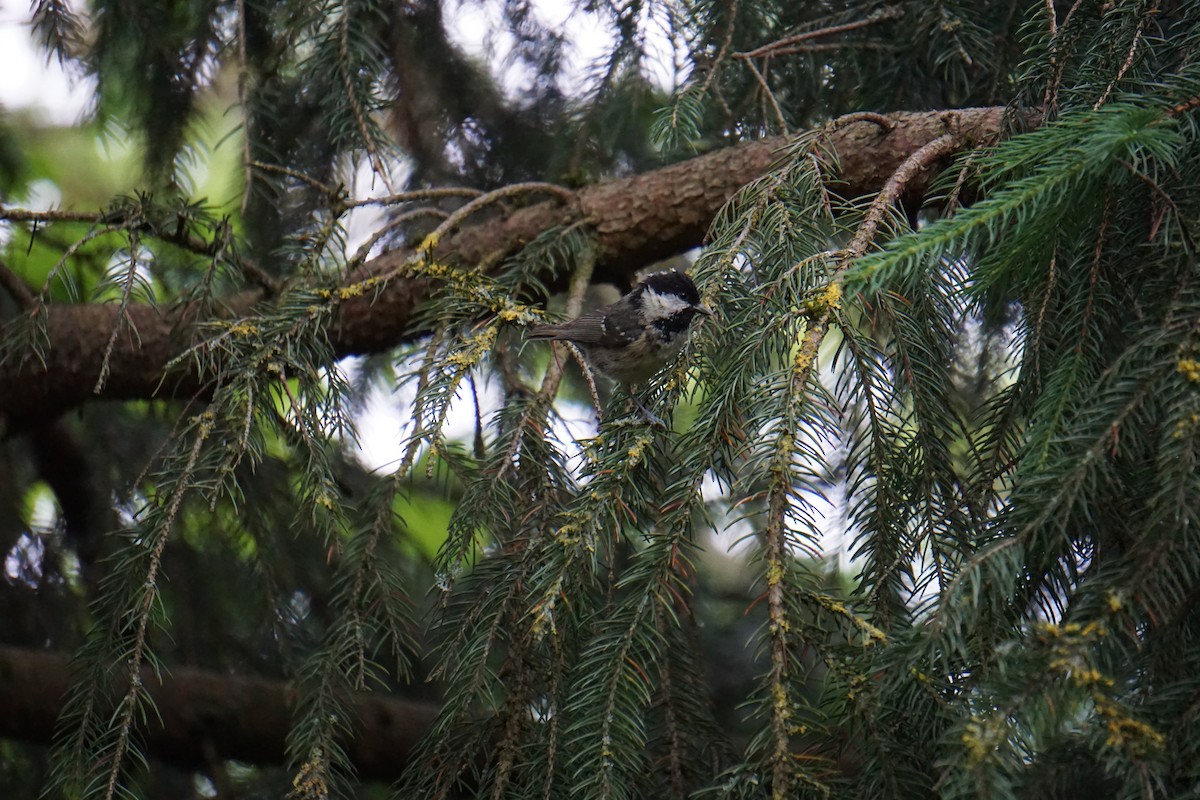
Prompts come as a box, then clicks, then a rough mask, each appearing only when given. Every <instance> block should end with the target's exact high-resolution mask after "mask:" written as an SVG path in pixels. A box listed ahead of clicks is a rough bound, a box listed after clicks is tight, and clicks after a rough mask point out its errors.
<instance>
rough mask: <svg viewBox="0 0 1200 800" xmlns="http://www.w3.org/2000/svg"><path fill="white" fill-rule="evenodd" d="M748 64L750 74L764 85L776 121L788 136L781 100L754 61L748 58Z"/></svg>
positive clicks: (781, 130)
mask: <svg viewBox="0 0 1200 800" xmlns="http://www.w3.org/2000/svg"><path fill="white" fill-rule="evenodd" d="M746 66H747V67H748V68H749V69H750V74H751V75H753V76H754V80H756V81H758V85H759V86H761V87H762V90H763V94H764V95H765V97H766V100H767V102H769V103H770V104H771V108H772V110H774V112H775V121H776V122H778V123H779V132H780V133H782V134H783V135H784V136H786V135H787V134H788V124H787V120H785V119H784V118H783V109H782V108H780V107H779V101H778V100H776V99H775V93H774V92H772V91H771V87H770V86H769V85H768V84H767V79H766V77H765V76H764V75H763V74H762V72H761V71H760V70H759V69H758V67H756V66H755V65H754V62H753V61H750V60H747V61H746Z"/></svg>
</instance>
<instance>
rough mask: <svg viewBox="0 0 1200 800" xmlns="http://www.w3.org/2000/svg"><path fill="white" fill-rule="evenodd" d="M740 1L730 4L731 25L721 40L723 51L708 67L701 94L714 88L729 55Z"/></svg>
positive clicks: (720, 50)
mask: <svg viewBox="0 0 1200 800" xmlns="http://www.w3.org/2000/svg"><path fill="white" fill-rule="evenodd" d="M737 12H738V0H732V2H730V3H729V7H728V13H729V23H728V24H727V25H726V26H725V37H724V39H722V40H721V49H719V50H718V51H717V57H716V58H714V59H713V62H712V64H710V65H709V67H708V74H707V75H705V76H704V83H703V84H701V86H700V93H701V94H704V93H705V92H707V91H708V87H710V86H712V82H713V80H714V79H716V77H717V70H718V68H720V66H721V63H722V62H723V61H724V60H725V58H726V56H727V55H728V54H729V46H730V45H731V44H732V43H733V30H734V23H735V22H736V21H737Z"/></svg>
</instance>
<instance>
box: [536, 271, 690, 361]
mask: <svg viewBox="0 0 1200 800" xmlns="http://www.w3.org/2000/svg"><path fill="white" fill-rule="evenodd" d="M700 314H704V315H706V316H712V312H711V311H709V310H708V308H706V307H705V306H704V305H702V304H701V303H700V293H699V292H698V291H696V284H694V283H692V279H691V278H689V277H688V276H687V275H684V274H683V273H682V272H677V271H675V270H671V271H669V272H656V273H654V274H653V275H648V276H646V278H645V279H644V280H642V281H641V282H640V283H639V284H638V285H637V286H635V287H633V290H632V291H631V292H629V294H627V295H625V296H624V297H622V298H621V299H620V300H618V301H617V302H615V303H613V304H612V305H607V306H604V307H602V308H597V309H595V310H593V311H589V312H587V313H585V314H581V315H580V316H578V317H576V318H575V319H573V320H570V321H568V322H564V323H562V324H559V325H537V326H535V327H534V328H533V329H532V330H530V331H529V333H528V334H527V338H530V339H553V340H558V341H567V342H572V343H573V344H575V345H577V346H578V347H579V349H580V350H582V351H583V354H584V356H586V357H587V360H588V363H589V364H591V365H592V367H593V368H594V369H595V370H597V371H598V372H600V373H603V374H604V375H607V376H608V377H610V378H612V379H613V380H615V381H618V382H619V383H623V384H627V385H628V384H636V383H641V382H642V381H645V380H647V379H648V378H650V377H651V376H652V375H654V373H656V372H658V371H659V370H660V369H662V368H663V367H664V366H665V365H666V364H667V362H668V361H670V360H671V359H672V358H674V357H675V356H676V355H677V354H678V353H679V351H680V350H682V349H683V345H684V342H686V341H687V335H688V328H690V327H691V324H692V321H693V320H695V318H696V316H697V315H700Z"/></svg>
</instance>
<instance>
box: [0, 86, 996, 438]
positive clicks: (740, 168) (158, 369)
mask: <svg viewBox="0 0 1200 800" xmlns="http://www.w3.org/2000/svg"><path fill="white" fill-rule="evenodd" d="M1003 116H1004V110H1003V109H999V108H983V109H967V110H963V111H956V112H941V113H938V112H931V113H925V114H907V115H904V114H902V115H896V116H895V117H894V120H895V123H896V124H895V126H894V127H893V128H892V129H891V130H881V129H880V128H879V127H878V126H874V125H872V126H871V128H872V129H873V130H867V129H864V128H863V126H861V125H855V124H850V125H846V126H844V127H841V128H838V129H837V130H835V131H833V132H832V133H831V134H830V135H829V140H828V146H829V147H830V148H831V149H832V150H834V151H836V152H837V153H838V156H839V165H840V168H839V178H840V179H841V180H842V181H843V191H844V192H845V193H847V194H849V195H855V194H863V193H865V192H866V191H867V190H868V189H869V188H871V187H875V188H878V187H879V186H882V185H883V183H884V181H886V180H887V179H888V178H889V177H890V176H891V174H892V173H893V172H894V171H895V167H896V166H897V165H899V164H900V163H902V162H903V161H904V160H905V159H906V158H907V157H908V156H909V155H911V154H912V153H913V152H915V151H916V150H917V149H919V148H920V147H921V146H922V145H923V144H926V143H927V142H929V141H931V140H933V139H936V138H937V137H938V136H941V135H943V134H944V133H945V125H946V124H947V121H950V124H952V125H953V128H954V130H956V131H957V132H958V133H959V135H960V136H961V140H962V142H963V144H964V146H974V145H977V144H981V143H983V142H985V141H988V140H989V139H990V138H991V137H993V136H995V135H996V134H997V133H998V132H999V130H1000V128H1001V123H1002V119H1003ZM782 144H783V142H782V141H781V140H778V139H776V140H768V141H763V142H755V143H750V144H746V145H741V146H739V147H735V148H730V149H728V150H721V151H717V152H714V153H710V154H707V155H704V156H699V157H697V158H696V159H692V160H689V161H686V162H683V163H681V164H678V165H673V166H670V167H665V168H663V169H661V170H657V171H654V172H650V173H646V174H644V175H639V176H634V177H632V178H624V179H618V180H614V181H610V182H607V183H601V184H597V185H595V186H592V187H588V188H585V189H582V190H579V191H578V192H577V193H576V199H575V202H573V203H571V204H569V205H568V206H567V207H566V208H564V207H563V206H562V205H561V204H560V203H559V202H558V201H553V202H550V203H539V204H536V205H533V206H529V207H526V208H521V209H518V210H516V211H514V212H512V213H510V214H507V215H505V216H503V217H501V218H498V219H489V220H484V221H480V222H478V223H476V224H474V225H468V226H466V227H464V228H463V229H462V230H461V231H459V232H458V233H457V234H454V235H450V236H448V237H446V238H445V239H443V240H441V241H439V242H438V246H437V248H436V250H435V251H434V256H435V258H436V259H437V260H439V261H450V260H455V261H459V262H461V263H467V264H473V263H481V262H483V261H486V260H488V259H489V258H494V257H495V255H496V254H498V253H507V252H513V251H515V250H518V249H519V248H520V247H521V246H522V244H524V243H526V242H529V241H533V240H534V239H536V237H537V235H538V234H539V233H541V232H543V231H545V230H548V229H551V228H553V227H555V226H561V225H563V224H564V223H566V224H569V223H570V221H571V220H572V219H575V212H572V211H571V210H570V209H571V208H577V209H579V211H578V212H577V213H580V214H582V217H583V218H584V219H586V220H588V223H589V225H590V226H591V228H592V229H593V230H594V231H595V232H596V236H597V255H596V277H597V278H598V279H604V280H614V279H616V280H622V279H624V278H626V277H627V276H628V275H630V274H632V272H633V271H634V270H635V269H636V268H638V267H640V266H642V265H644V264H646V263H649V262H652V261H654V260H656V259H659V258H662V257H664V256H666V255H669V254H672V253H674V252H678V251H680V250H681V249H686V248H687V247H690V246H694V245H695V244H697V243H699V241H700V239H701V237H702V236H703V233H704V231H705V230H706V229H707V226H708V224H709V223H710V221H711V220H712V218H713V215H714V214H715V213H716V212H717V210H718V209H719V208H720V206H721V205H722V204H723V203H724V202H725V200H726V199H727V198H728V197H729V196H730V195H731V194H732V193H733V192H734V191H735V190H736V189H737V188H739V187H740V186H742V185H743V184H745V183H746V182H747V181H749V180H751V179H752V178H754V177H756V176H757V175H760V174H762V173H763V172H765V171H766V170H767V168H768V167H769V166H770V165H771V164H772V163H773V162H774V160H775V159H776V158H777V157H778V155H777V154H778V149H779V147H780V146H781V145H782ZM925 179H926V176H920V177H919V179H918V180H917V181H914V182H911V183H909V189H910V190H911V191H914V192H916V191H919V189H920V187H921V186H923V185H925V183H924V181H925ZM77 250H78V247H76V248H73V250H72V252H75V251H77ZM410 258H411V251H407V250H401V251H398V252H392V253H385V254H384V255H382V256H379V257H377V258H375V259H374V260H371V261H369V262H367V263H366V264H365V265H364V266H363V267H362V268H361V269H360V270H359V271H358V272H357V273H356V274H354V275H352V276H350V278H349V280H348V284H347V285H363V282H364V281H365V280H366V279H367V278H369V277H371V276H379V275H384V274H389V273H391V274H395V273H396V272H397V271H398V270H400V268H401V265H403V264H405V263H407V262H409V261H410ZM435 285H436V283H435V282H432V281H431V280H430V279H429V278H428V277H421V276H416V277H413V278H406V279H397V280H392V281H390V282H388V284H387V286H385V287H383V289H382V290H381V291H379V292H374V291H372V292H367V293H365V294H364V295H362V296H347V297H345V299H344V300H343V299H337V300H336V302H335V305H336V309H335V314H334V319H333V324H332V325H331V327H330V336H331V339H332V342H333V345H334V348H335V350H336V351H337V353H338V354H339V355H350V354H360V353H369V352H379V351H381V350H384V349H387V348H390V347H393V346H395V345H396V344H398V343H401V342H404V341H406V340H408V339H409V338H410V337H411V336H412V335H413V333H414V331H413V329H412V320H413V316H414V314H415V313H416V312H417V311H418V309H419V307H420V306H421V304H422V303H423V302H424V301H425V300H426V299H427V298H428V297H429V292H430V290H431V289H432V288H434V287H435ZM263 299H264V294H263V293H262V292H261V291H252V292H245V293H241V294H236V295H231V296H227V297H225V298H222V299H221V302H220V303H219V304H217V305H216V306H214V307H213V310H220V309H223V311H222V313H224V314H227V315H228V316H229V317H230V318H238V317H241V316H245V315H246V314H248V313H250V312H251V311H252V309H254V307H255V306H256V304H258V303H260V302H262V300H263ZM44 312H45V317H46V320H45V329H46V332H47V336H48V337H49V341H48V346H47V347H46V348H45V353H44V355H45V363H44V365H43V364H41V363H35V364H29V363H26V362H25V360H24V358H23V356H22V354H20V353H11V352H10V353H9V354H8V357H7V358H5V359H4V360H3V363H0V383H3V384H4V385H6V386H9V387H12V389H13V390H12V391H10V392H7V393H5V394H4V395H3V396H0V414H3V415H4V416H5V417H7V418H8V420H9V428H10V429H11V428H12V427H13V426H14V425H21V424H24V422H22V420H25V419H29V420H33V419H38V418H42V419H44V418H46V417H47V416H53V415H55V414H57V413H60V412H61V411H63V410H66V409H68V408H72V407H74V406H76V405H78V404H79V403H81V402H85V401H87V400H88V399H89V398H90V397H92V395H91V389H92V388H93V387H94V385H95V376H96V375H97V374H98V373H99V367H100V364H101V362H102V360H103V350H104V348H103V343H97V342H95V341H93V340H91V339H89V338H88V337H87V336H83V335H80V332H82V331H91V330H97V329H101V330H112V326H113V324H114V321H115V320H114V317H115V314H116V309H114V308H112V307H110V306H107V305H94V304H80V305H63V304H49V305H47V306H45V308H44ZM202 313H207V312H206V311H205V309H202V308H201V307H200V306H198V305H196V304H190V303H184V304H182V305H179V306H177V307H175V308H172V309H161V310H156V309H151V308H148V307H146V306H144V305H142V304H131V306H130V308H129V309H128V314H129V321H130V325H131V327H134V328H136V329H137V330H138V331H139V334H140V337H139V340H138V341H137V342H118V343H117V345H116V347H115V349H114V351H113V353H112V354H111V357H110V370H109V375H108V380H107V382H106V384H105V388H104V393H103V394H102V395H101V396H102V397H110V398H150V397H161V396H164V395H185V396H186V395H191V394H194V393H195V392H196V391H197V390H198V389H199V388H200V387H201V384H202V378H201V376H200V375H198V374H196V373H194V372H190V371H188V370H176V371H174V372H172V373H171V374H169V375H164V366H165V365H166V364H168V363H169V362H171V361H173V360H174V358H175V355H176V354H177V353H178V352H179V348H180V347H181V344H182V346H183V347H187V346H189V340H191V339H192V337H194V336H196V335H197V330H196V326H197V324H198V323H200V322H205V321H207V319H206V318H204V317H201V316H199V315H200V314H202Z"/></svg>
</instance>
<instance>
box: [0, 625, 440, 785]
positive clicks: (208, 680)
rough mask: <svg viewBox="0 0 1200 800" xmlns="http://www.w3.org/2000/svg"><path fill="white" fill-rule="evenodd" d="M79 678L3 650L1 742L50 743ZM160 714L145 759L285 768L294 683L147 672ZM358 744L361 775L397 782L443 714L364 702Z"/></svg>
mask: <svg viewBox="0 0 1200 800" xmlns="http://www.w3.org/2000/svg"><path fill="white" fill-rule="evenodd" d="M70 678H71V675H70V666H69V663H68V659H67V658H66V657H65V656H62V655H56V654H53V653H47V652H41V651H37V650H27V649H22V648H18V647H6V646H0V737H8V738H15V739H22V740H25V741H29V742H34V743H37V744H46V745H48V744H50V743H51V741H52V740H53V737H54V729H55V723H56V720H57V718H58V712H59V710H60V709H61V708H62V702H63V698H64V696H65V695H66V691H67V687H68V685H69V681H70ZM143 680H144V685H145V687H146V690H147V691H148V692H149V694H150V697H151V698H152V699H153V702H154V708H155V710H156V711H157V713H156V714H154V713H152V714H149V715H148V716H147V718H146V719H147V721H146V724H145V726H144V728H143V729H142V730H141V732H140V733H139V738H140V741H141V743H142V746H143V747H144V749H145V752H146V753H147V754H148V755H150V756H152V757H154V758H158V759H161V760H163V761H166V762H169V763H171V764H174V765H176V766H178V767H181V768H185V769H188V768H203V767H204V766H205V764H206V758H208V757H209V756H211V755H216V756H218V757H220V758H224V759H236V760H238V761H247V762H250V763H254V764H282V763H284V746H285V743H286V740H287V734H288V731H289V729H290V727H291V722H292V706H293V703H294V702H295V691H294V689H293V688H292V687H291V686H290V685H289V684H287V683H283V682H279V681H271V680H265V679H262V678H249V677H245V676H238V675H222V674H219V673H216V672H210V671H206V670H199V669H192V668H187V667H175V668H172V669H170V670H169V671H164V672H163V674H162V680H161V681H160V680H159V679H158V678H156V677H155V676H154V674H153V673H152V672H151V671H150V670H148V669H147V670H144V677H143ZM350 707H351V708H353V709H354V710H355V712H356V713H357V717H358V718H357V720H355V724H354V726H353V727H354V730H355V731H356V735H355V737H354V739H353V740H352V741H349V742H347V743H346V752H347V754H348V755H349V757H350V759H351V761H352V762H353V763H354V766H355V767H356V768H357V770H358V773H359V774H360V775H362V776H364V777H370V778H376V779H379V780H394V779H395V778H397V777H399V774H400V771H401V770H402V769H403V768H404V766H405V765H406V764H407V762H408V758H409V754H410V753H411V751H412V749H413V747H415V746H416V743H417V741H418V740H419V739H420V737H421V736H423V735H424V734H425V732H426V731H427V730H428V729H429V727H430V726H431V725H432V724H433V720H434V718H435V717H436V715H437V708H436V707H435V706H433V705H430V704H428V703H417V702H412V701H408V700H401V699H398V698H395V697H387V696H384V695H379V694H356V695H354V697H353V698H352V702H351V704H350Z"/></svg>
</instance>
